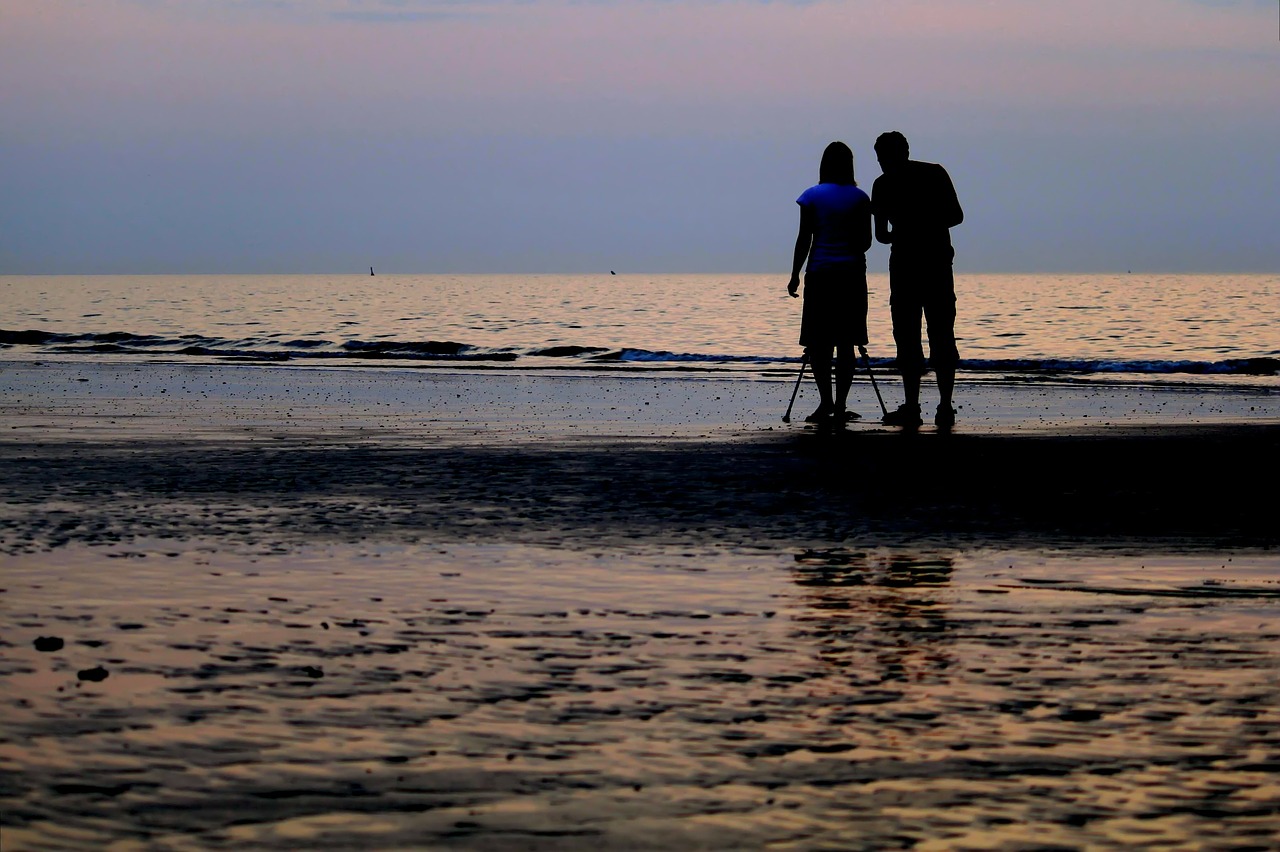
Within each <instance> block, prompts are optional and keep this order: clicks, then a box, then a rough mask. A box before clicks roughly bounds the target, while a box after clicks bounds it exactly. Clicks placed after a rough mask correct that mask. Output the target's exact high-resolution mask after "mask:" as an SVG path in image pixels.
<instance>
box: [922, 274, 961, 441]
mask: <svg viewBox="0 0 1280 852" xmlns="http://www.w3.org/2000/svg"><path fill="white" fill-rule="evenodd" d="M938 285H939V286H938V289H937V291H936V296H934V297H933V298H930V299H929V300H928V301H926V303H925V306H924V315H925V321H926V322H927V323H928V324H929V326H928V327H929V362H930V365H931V366H932V367H933V372H934V375H935V376H937V378H938V411H937V414H936V415H935V416H934V422H935V423H936V424H937V425H938V426H941V427H943V428H950V427H951V425H952V424H954V423H955V419H956V412H955V407H954V405H953V403H952V393H953V391H954V389H955V384H956V364H957V363H959V361H960V353H959V352H958V351H957V349H956V294H955V285H954V283H953V278H952V273H951V265H950V264H949V263H948V264H947V267H946V269H945V270H940V271H939V281H938Z"/></svg>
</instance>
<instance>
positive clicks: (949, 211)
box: [787, 131, 964, 429]
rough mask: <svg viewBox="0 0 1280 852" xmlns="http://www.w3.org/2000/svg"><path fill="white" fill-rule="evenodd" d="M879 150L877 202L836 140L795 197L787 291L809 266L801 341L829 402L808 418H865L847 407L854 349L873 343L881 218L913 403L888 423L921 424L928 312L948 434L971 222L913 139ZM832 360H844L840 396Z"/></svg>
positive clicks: (900, 357) (795, 290)
mask: <svg viewBox="0 0 1280 852" xmlns="http://www.w3.org/2000/svg"><path fill="white" fill-rule="evenodd" d="M875 151H876V157H877V158H878V159H879V161H880V170H881V171H882V172H883V174H882V175H881V176H880V177H878V178H876V181H875V183H874V184H873V185H872V188H871V197H870V198H868V197H867V194H866V193H865V192H863V191H862V190H861V189H859V188H858V185H857V182H856V181H855V180H854V176H853V152H852V151H851V150H849V146H847V145H845V144H844V143H843V142H832V143H831V144H830V145H828V146H827V148H826V150H825V151H823V152H822V162H821V164H820V165H819V167H818V183H817V185H815V186H811V187H809V188H808V189H806V190H805V191H804V192H803V193H801V195H800V197H799V198H798V199H796V203H798V204H799V205H800V230H799V233H798V234H797V235H796V246H795V253H794V256H793V259H792V265H791V281H790V282H789V283H788V284H787V292H789V293H790V294H791V295H792V296H797V295H799V291H800V270H801V269H802V268H803V269H804V270H805V275H804V312H803V319H802V320H801V324H800V345H801V346H803V347H805V353H806V355H807V356H808V359H809V363H810V364H811V365H812V367H813V378H814V381H815V382H816V383H817V385H818V396H819V398H820V400H821V403H820V404H819V406H818V409H817V410H816V411H814V412H813V414H811V415H809V416H808V417H807V418H805V419H806V420H807V421H809V422H811V423H814V422H828V421H832V420H836V421H844V420H848V419H853V418H856V417H857V415H856V414H852V413H851V412H849V411H848V410H847V409H846V403H847V400H848V395H849V387H850V385H851V384H852V383H853V370H854V364H855V362H856V359H857V354H856V352H855V350H856V349H857V348H859V347H865V346H866V343H867V260H866V252H867V249H869V248H870V247H871V236H872V227H871V225H872V220H873V219H874V221H875V238H876V239H877V240H878V241H879V242H882V243H885V244H887V245H889V246H890V247H891V249H890V255H889V291H890V296H889V305H890V314H891V316H892V318H893V339H894V343H895V344H896V345H897V364H898V370H899V372H901V374H902V386H903V390H904V392H905V395H906V402H905V403H904V404H903V405H901V406H899V407H898V409H897V410H896V411H892V412H889V413H888V414H886V415H885V417H884V422H885V423H887V424H890V425H894V426H905V427H908V428H914V427H916V426H919V425H920V424H921V423H922V419H921V417H920V377H921V376H922V375H924V372H925V359H924V349H923V347H922V346H921V342H920V334H921V317H922V316H923V318H924V320H925V322H926V323H927V328H928V335H929V363H930V365H931V366H932V368H933V371H934V373H935V374H936V376H937V379H938V395H939V402H938V410H937V414H936V415H935V417H934V422H935V423H936V424H937V425H938V427H939V428H941V429H949V428H951V426H952V425H953V424H954V423H955V409H954V408H953V406H952V398H951V397H952V389H953V387H954V385H955V373H956V363H957V362H958V361H959V354H958V352H957V350H956V339H955V318H956V295H955V283H954V278H953V274H952V260H953V258H954V257H955V251H954V249H953V248H952V246H951V234H950V229H951V228H953V227H955V226H956V225H959V224H960V223H961V222H962V221H963V220H964V212H963V211H962V210H961V209H960V202H959V200H958V199H957V198H956V191H955V188H954V186H952V183H951V177H950V176H949V175H948V174H947V171H946V169H944V168H943V167H942V166H940V165H937V164H936V163H923V162H918V161H916V160H912V159H911V152H910V149H909V147H908V146H907V139H906V137H905V136H903V135H902V134H901V133H898V132H897V131H892V132H889V133H884V134H881V135H880V137H879V138H878V139H876V145H875ZM806 261H807V262H808V265H807V266H806V265H805V263H806ZM864 354H865V350H864ZM833 355H835V356H837V360H836V362H835V363H836V386H835V395H834V398H833V396H832V388H831V366H832V358H833Z"/></svg>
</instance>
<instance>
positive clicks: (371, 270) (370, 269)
mask: <svg viewBox="0 0 1280 852" xmlns="http://www.w3.org/2000/svg"><path fill="white" fill-rule="evenodd" d="M369 274H370V275H372V274H373V267H372V266H370V267H369Z"/></svg>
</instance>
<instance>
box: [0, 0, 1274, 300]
mask: <svg viewBox="0 0 1280 852" xmlns="http://www.w3.org/2000/svg"><path fill="white" fill-rule="evenodd" d="M886 130H899V131H901V132H903V133H904V134H906V136H907V138H908V140H909V141H910V143H911V149H912V156H913V157H915V158H917V159H921V160H928V161H932V162H939V163H942V164H943V165H944V166H946V168H947V169H948V171H949V172H950V174H951V176H952V180H953V182H954V183H955V186H956V189H957V192H958V194H959V197H960V201H961V203H962V205H963V206H964V208H965V213H966V220H965V222H964V224H963V225H961V226H960V227H958V228H956V229H955V230H954V231H953V241H954V242H955V244H956V250H957V258H956V269H957V271H958V272H1046V273H1049V272H1081V273H1088V272H1118V271H1124V270H1133V271H1134V272H1138V271H1144V272H1269V273H1280V238H1277V233H1278V232H1280V228H1278V227H1277V222H1280V0H932V2H925V0H892V2H890V0H844V2H840V0H808V1H807V2H786V1H785V0H773V1H772V2H769V1H768V0H0V274H97V273H115V274H146V273H341V272H360V271H361V270H366V269H367V268H368V267H369V266H371V265H372V266H375V267H377V268H378V269H379V271H382V272H404V273H469V272H475V273H496V272H516V273H520V272H550V273H555V272H565V273H570V272H592V271H599V270H617V271H618V272H620V273H621V272H648V273H665V272H690V273H692V272H725V273H731V272H743V273H746V272H752V273H767V272H774V271H776V272H777V273H778V274H779V275H780V276H782V277H783V278H785V276H786V275H787V274H788V273H789V270H790V260H791V250H792V246H793V244H794V239H795V231H796V226H797V223H798V217H799V214H798V208H797V207H796V204H795V199H796V197H797V196H798V195H799V194H800V193H801V191H803V190H804V189H805V188H806V187H807V186H809V185H810V184H812V183H815V182H816V181H817V170H818V161H819V158H820V156H821V153H822V149H823V148H824V147H825V146H826V145H827V143H828V142H830V141H832V140H834V139H840V140H843V141H845V142H846V143H848V144H849V146H850V147H851V148H853V150H854V154H855V158H856V170H857V176H858V180H859V183H860V184H862V185H863V187H864V188H865V189H867V190H870V187H871V183H872V181H873V180H874V179H875V178H876V177H877V176H878V175H879V167H878V165H877V163H876V160H875V155H874V152H873V150H872V145H873V143H874V141H875V138H876V136H877V135H878V134H880V133H881V132H883V131H886ZM887 261H888V251H887V249H886V248H885V247H883V246H876V247H873V249H872V251H871V253H870V254H869V256H868V263H869V267H870V268H871V269H872V271H883V269H884V268H885V267H886V266H887Z"/></svg>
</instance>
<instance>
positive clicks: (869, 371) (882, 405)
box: [783, 346, 889, 420]
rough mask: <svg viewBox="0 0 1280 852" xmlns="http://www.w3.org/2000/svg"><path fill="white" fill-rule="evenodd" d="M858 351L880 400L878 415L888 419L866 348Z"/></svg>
mask: <svg viewBox="0 0 1280 852" xmlns="http://www.w3.org/2000/svg"><path fill="white" fill-rule="evenodd" d="M858 351H859V352H861V353H862V360H863V361H864V362H865V363H866V365H867V375H868V376H870V377H871V387H872V388H874V389H875V392H876V399H878V400H880V413H881V414H883V415H884V416H885V417H888V416H889V409H887V408H885V407H884V397H882V396H881V395H880V386H879V385H877V384H876V374H875V373H873V372H872V371H871V359H870V358H868V357H867V347H865V346H859V347H858ZM787 412H788V413H790V412H791V409H790V408H788V409H787ZM783 419H784V420H785V419H786V418H785V417H784V418H783Z"/></svg>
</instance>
